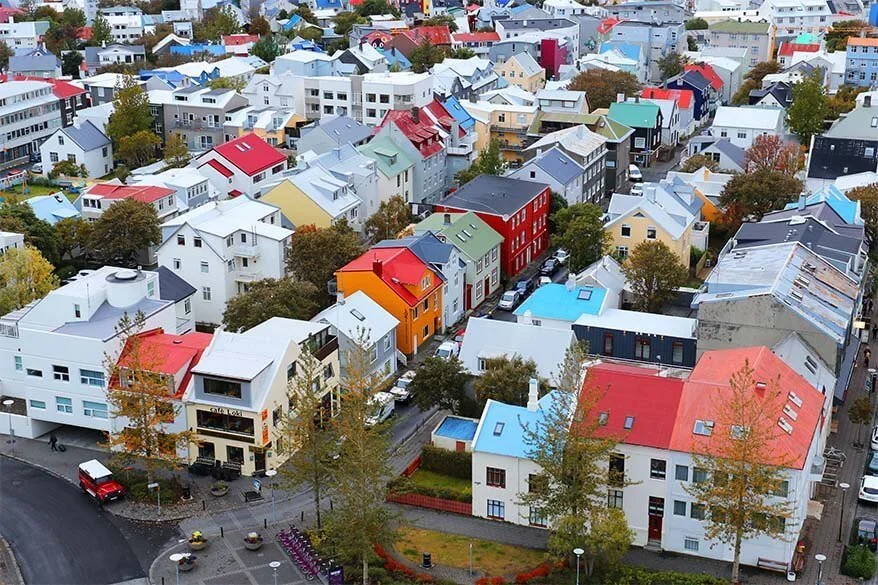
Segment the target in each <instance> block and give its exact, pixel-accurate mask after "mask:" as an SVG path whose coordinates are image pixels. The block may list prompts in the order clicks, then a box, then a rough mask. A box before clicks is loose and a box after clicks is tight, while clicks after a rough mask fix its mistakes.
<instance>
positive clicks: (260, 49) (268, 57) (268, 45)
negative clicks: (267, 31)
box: [250, 35, 280, 63]
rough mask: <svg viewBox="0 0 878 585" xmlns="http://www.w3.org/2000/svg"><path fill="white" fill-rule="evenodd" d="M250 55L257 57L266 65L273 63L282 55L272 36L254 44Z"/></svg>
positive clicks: (267, 36)
mask: <svg viewBox="0 0 878 585" xmlns="http://www.w3.org/2000/svg"><path fill="white" fill-rule="evenodd" d="M250 54H251V55H256V56H257V57H259V58H260V59H262V60H263V61H265V62H266V63H271V62H272V61H274V60H275V59H277V56H278V55H280V45H278V44H277V41H276V40H274V37H272V36H271V35H266V36H264V37H262V38H260V39H259V40H258V41H256V42H255V43H253V46H252V47H250Z"/></svg>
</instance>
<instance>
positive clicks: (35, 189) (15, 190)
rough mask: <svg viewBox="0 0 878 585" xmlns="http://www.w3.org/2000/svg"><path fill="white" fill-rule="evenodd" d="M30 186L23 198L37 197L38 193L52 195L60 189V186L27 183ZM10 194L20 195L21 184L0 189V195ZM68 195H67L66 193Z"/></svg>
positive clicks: (6, 196) (19, 196)
mask: <svg viewBox="0 0 878 585" xmlns="http://www.w3.org/2000/svg"><path fill="white" fill-rule="evenodd" d="M28 187H29V188H30V192H29V193H28V194H27V195H26V196H25V197H24V198H23V199H27V198H28V197H37V196H39V195H52V194H53V193H57V192H58V191H60V190H61V188H60V187H48V186H46V185H28ZM10 194H11V195H15V196H18V198H22V197H21V185H15V186H14V187H12V188H11V189H4V190H2V191H0V197H3V198H4V199H5V198H8V197H9V196H10ZM68 197H69V195H68Z"/></svg>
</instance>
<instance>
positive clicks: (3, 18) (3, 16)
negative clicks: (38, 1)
mask: <svg viewBox="0 0 878 585" xmlns="http://www.w3.org/2000/svg"><path fill="white" fill-rule="evenodd" d="M19 14H24V11H23V10H19V9H18V8H10V7H7V6H0V22H9V17H10V16H17V15H19Z"/></svg>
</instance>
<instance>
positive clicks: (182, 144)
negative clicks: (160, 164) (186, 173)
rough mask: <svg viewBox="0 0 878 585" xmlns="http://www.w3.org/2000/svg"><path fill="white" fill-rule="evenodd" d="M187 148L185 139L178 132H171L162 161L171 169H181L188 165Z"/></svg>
mask: <svg viewBox="0 0 878 585" xmlns="http://www.w3.org/2000/svg"><path fill="white" fill-rule="evenodd" d="M189 159H190V156H189V148H188V147H187V146H186V139H185V138H184V137H183V135H182V134H180V133H179V132H171V135H170V136H168V142H167V144H165V152H164V160H165V164H167V165H168V166H169V167H171V168H172V169H181V168H183V167H185V166H186V165H187V164H189Z"/></svg>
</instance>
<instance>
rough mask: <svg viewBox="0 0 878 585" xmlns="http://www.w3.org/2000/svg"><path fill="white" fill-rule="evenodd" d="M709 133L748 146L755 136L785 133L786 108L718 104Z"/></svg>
mask: <svg viewBox="0 0 878 585" xmlns="http://www.w3.org/2000/svg"><path fill="white" fill-rule="evenodd" d="M710 133H711V135H712V136H714V137H716V138H728V139H729V142H731V143H732V144H734V145H735V146H740V147H741V148H745V149H746V148H750V146H752V145H753V141H754V140H756V137H757V136H771V135H773V136H780V137H781V138H783V137H784V136H785V135H786V110H784V109H783V108H762V107H744V106H741V107H734V106H720V107H719V108H717V110H716V116H714V118H713V125H712V126H711V127H710Z"/></svg>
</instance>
